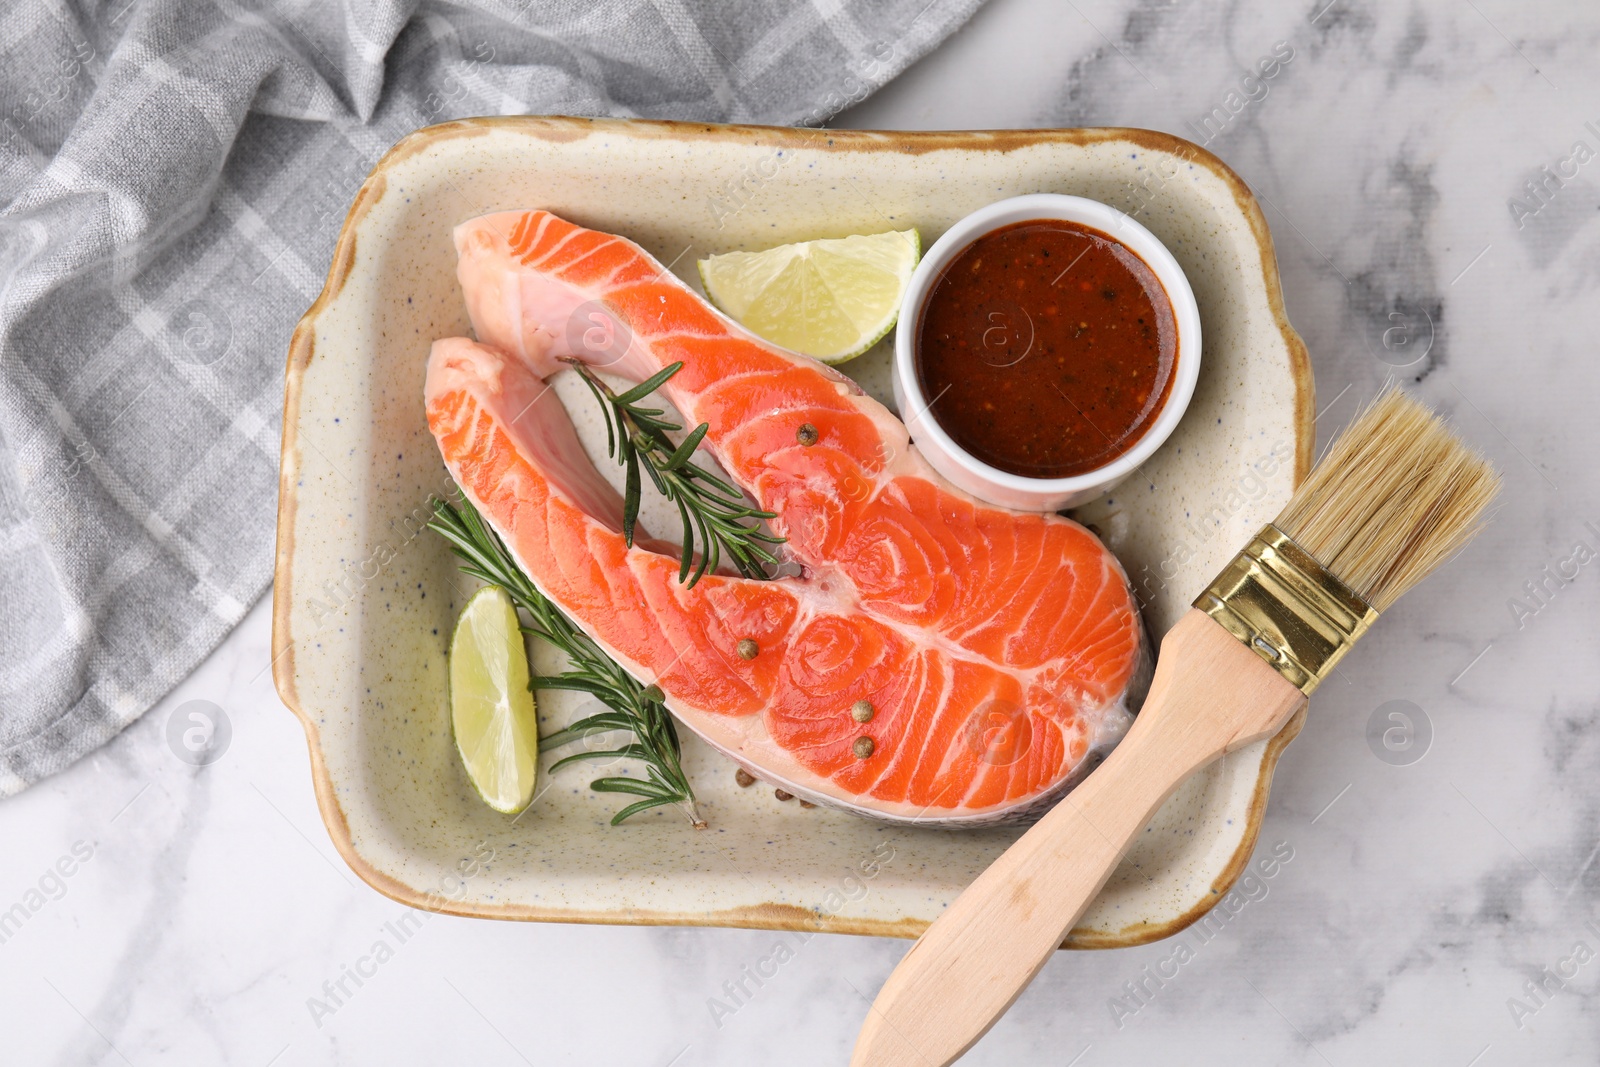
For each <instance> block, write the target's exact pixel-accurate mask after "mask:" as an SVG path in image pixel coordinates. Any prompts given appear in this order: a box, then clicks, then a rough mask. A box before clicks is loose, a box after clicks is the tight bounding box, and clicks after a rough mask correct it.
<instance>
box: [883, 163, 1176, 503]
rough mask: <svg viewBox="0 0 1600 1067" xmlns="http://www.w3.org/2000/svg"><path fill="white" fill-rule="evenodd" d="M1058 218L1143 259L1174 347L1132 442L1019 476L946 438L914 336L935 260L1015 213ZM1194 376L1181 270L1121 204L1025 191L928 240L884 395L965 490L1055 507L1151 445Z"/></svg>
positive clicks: (1122, 472) (1088, 495)
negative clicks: (1151, 411) (1165, 309)
mask: <svg viewBox="0 0 1600 1067" xmlns="http://www.w3.org/2000/svg"><path fill="white" fill-rule="evenodd" d="M1033 219H1061V220H1064V221H1066V222H1075V223H1078V224H1079V225H1081V226H1088V227H1090V228H1091V229H1096V230H1099V231H1100V232H1102V233H1104V234H1106V235H1107V236H1110V237H1113V238H1115V239H1116V240H1118V241H1121V242H1122V243H1123V244H1124V245H1126V246H1127V247H1128V248H1130V249H1131V250H1132V251H1133V252H1135V253H1136V254H1137V255H1138V256H1139V258H1140V259H1142V260H1144V261H1145V263H1147V264H1149V266H1150V269H1151V270H1152V271H1154V272H1155V275H1156V277H1157V278H1158V279H1159V280H1160V282H1161V285H1162V287H1163V288H1164V289H1166V291H1167V298H1168V299H1169V300H1170V301H1171V302H1172V314H1173V320H1174V321H1175V322H1176V324H1177V328H1178V352H1177V358H1176V361H1175V363H1176V365H1175V367H1174V369H1173V379H1172V385H1171V388H1170V391H1169V392H1168V393H1167V401H1166V403H1165V404H1164V405H1163V406H1162V408H1161V412H1160V414H1158V415H1157V416H1156V420H1155V422H1153V423H1151V424H1150V426H1149V427H1148V428H1147V429H1146V430H1145V432H1144V436H1142V437H1140V438H1139V440H1138V441H1137V442H1136V443H1135V444H1134V446H1133V448H1131V449H1129V450H1128V451H1127V452H1124V453H1123V454H1122V455H1120V456H1118V457H1117V458H1116V459H1114V460H1112V461H1111V462H1110V463H1107V464H1106V465H1104V466H1102V467H1097V468H1096V469H1094V470H1092V471H1088V472H1086V473H1084V474H1075V475H1073V476H1072V477H1070V478H1029V477H1026V476H1024V475H1020V474H1011V473H1009V472H1007V471H1003V470H1000V469H998V468H996V467H992V466H990V465H989V464H987V463H984V462H983V461H982V460H979V459H978V458H976V457H975V456H973V455H971V454H970V453H968V452H967V451H966V450H965V449H963V448H961V446H959V445H957V444H956V443H955V441H953V440H952V439H951V438H950V435H949V434H947V433H946V432H945V431H944V429H943V428H942V427H941V426H940V425H939V423H938V422H937V421H936V420H935V419H934V418H933V416H932V415H931V413H930V412H929V410H928V408H929V404H928V399H927V397H925V396H924V395H923V392H922V384H921V382H919V381H918V380H917V368H916V349H917V337H918V335H919V334H920V333H921V317H922V308H923V303H924V301H925V300H926V299H927V295H928V291H929V290H930V289H931V288H932V287H933V283H934V282H935V281H937V280H938V278H939V275H940V274H941V273H943V272H944V268H945V266H946V265H947V264H948V263H949V262H950V261H951V260H952V259H954V258H955V257H956V255H957V254H959V253H960V252H961V251H962V250H963V249H965V248H966V247H967V246H968V245H970V244H971V243H972V242H973V241H976V240H977V239H978V238H979V237H982V236H983V235H984V234H986V233H989V232H990V231H992V230H997V229H999V228H1000V227H1002V226H1009V225H1011V224H1012V223H1015V222H1028V221H1031V220H1033ZM1199 377H1200V309H1199V307H1198V306H1197V305H1196V304H1195V300H1194V290H1192V289H1190V288H1189V279H1188V278H1187V277H1185V276H1184V273H1183V268H1181V267H1179V266H1178V261H1177V260H1176V259H1174V258H1173V256H1172V253H1171V252H1169V251H1167V246H1166V245H1164V244H1162V243H1161V242H1160V241H1159V240H1158V239H1157V238H1156V236H1155V234H1153V233H1151V232H1150V231H1149V230H1147V229H1145V228H1144V227H1143V226H1141V225H1140V224H1139V223H1137V222H1135V221H1134V220H1133V218H1132V217H1131V216H1129V215H1127V214H1126V213H1124V212H1122V211H1119V210H1117V209H1116V208H1114V207H1111V206H1110V205H1109V204H1102V203H1101V202H1100V201H1098V200H1088V199H1085V198H1084V197H1081V196H1064V195H1061V194H1059V193H1032V194H1029V195H1027V196H1014V197H1012V198H1010V199H1009V200H1001V201H998V202H996V203H993V204H990V205H988V206H987V207H983V208H979V209H978V210H977V211H974V212H973V213H972V214H970V215H968V216H967V217H966V218H963V219H962V220H961V221H960V222H957V223H956V224H955V225H954V226H952V227H950V229H948V230H946V231H945V233H944V236H942V237H940V238H939V239H938V240H937V241H935V242H934V243H933V247H931V248H929V249H928V253H927V255H925V256H923V257H922V262H921V263H919V264H917V269H916V270H915V272H913V273H912V275H911V282H910V284H909V285H908V286H907V287H906V295H905V299H904V301H902V303H901V305H900V325H899V327H898V328H897V329H896V330H895V339H894V399H895V403H896V404H897V405H899V408H900V417H901V418H902V419H903V420H904V421H905V424H906V429H908V430H910V431H911V439H912V440H913V441H915V442H916V444H917V448H918V449H919V450H920V451H921V452H922V454H923V455H924V456H925V457H927V460H928V462H929V463H931V464H933V468H934V469H935V470H937V471H938V472H939V473H940V474H942V475H944V476H945V477H946V478H948V479H950V480H951V481H952V482H954V483H955V484H956V485H958V486H960V487H961V488H962V489H965V490H966V491H967V492H969V493H971V494H972V495H973V496H976V497H979V498H980V499H983V500H987V501H989V502H990V503H992V504H999V505H1000V506H1001V507H1007V508H1015V509H1016V510H1018V511H1060V510H1061V509H1063V508H1070V507H1076V506H1077V505H1079V504H1082V503H1085V502H1087V501H1089V500H1092V499H1094V498H1095V497H1097V496H1099V495H1100V494H1101V493H1104V492H1105V491H1106V490H1108V489H1110V488H1111V487H1112V486H1114V485H1116V484H1117V483H1118V482H1120V481H1122V479H1124V478H1126V477H1127V476H1128V475H1130V474H1132V473H1133V472H1134V471H1135V470H1137V469H1138V468H1139V465H1140V464H1142V463H1143V462H1144V461H1145V460H1147V459H1149V458H1150V457H1151V456H1152V455H1154V454H1155V451H1156V450H1157V449H1158V448H1160V447H1161V446H1162V444H1164V443H1165V442H1166V440H1167V437H1168V436H1170V435H1171V433H1172V431H1173V430H1174V429H1176V428H1177V426H1178V422H1179V420H1181V419H1182V418H1183V413H1184V411H1185V409H1187V408H1188V406H1189V398H1190V397H1191V396H1193V395H1194V386H1195V382H1196V381H1198V380H1199Z"/></svg>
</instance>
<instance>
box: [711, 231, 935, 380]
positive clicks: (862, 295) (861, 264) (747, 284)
mask: <svg viewBox="0 0 1600 1067" xmlns="http://www.w3.org/2000/svg"><path fill="white" fill-rule="evenodd" d="M921 254H922V240H921V237H920V236H919V235H918V233H917V231H916V230H889V231H887V232H885V233H875V234H856V235H853V236H850V237H840V238H830V239H825V240H818V241H800V242H797V243H795V244H787V245H779V246H778V247H777V248H769V249H767V250H766V251H764V252H728V253H725V254H723V255H720V256H711V257H710V258H708V259H702V260H701V261H700V280H701V282H702V284H703V285H704V287H705V291H706V296H707V297H708V298H709V299H710V300H711V302H712V303H713V304H714V305H716V307H717V309H718V310H720V311H721V312H722V313H723V314H725V315H727V316H728V317H729V318H731V319H733V320H734V321H736V322H738V323H739V324H740V325H741V326H743V327H745V328H746V329H748V330H750V331H751V332H752V333H754V334H756V335H757V336H758V337H761V338H762V339H763V340H766V341H770V342H772V343H773V344H776V345H782V346H783V347H784V348H789V349H792V350H794V351H796V352H800V353H802V354H804V355H808V356H813V357H815V358H816V359H819V360H821V361H822V362H823V363H829V364H837V363H844V362H845V361H847V360H851V359H854V358H855V357H857V356H859V355H861V354H862V353H863V352H865V351H867V350H868V349H869V348H871V347H872V346H873V345H875V344H877V343H878V342H879V341H880V340H882V339H883V337H884V336H885V335H886V334H888V332H889V331H890V330H892V329H894V325H895V320H896V319H897V318H899V315H900V303H901V300H902V298H903V297H904V296H905V291H906V286H907V285H908V284H909V283H910V281H911V272H912V271H913V270H914V269H915V268H916V265H917V260H918V259H919V258H920V257H921Z"/></svg>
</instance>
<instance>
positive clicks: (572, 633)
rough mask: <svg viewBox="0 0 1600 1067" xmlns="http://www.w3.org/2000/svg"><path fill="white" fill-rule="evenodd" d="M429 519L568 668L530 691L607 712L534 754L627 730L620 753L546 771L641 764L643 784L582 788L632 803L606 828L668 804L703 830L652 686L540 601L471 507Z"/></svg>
mask: <svg viewBox="0 0 1600 1067" xmlns="http://www.w3.org/2000/svg"><path fill="white" fill-rule="evenodd" d="M434 514H435V518H434V520H433V521H432V522H430V523H428V528H429V529H431V530H433V531H435V532H436V533H438V534H439V535H440V536H442V537H443V538H444V539H445V540H447V541H449V542H450V547H451V548H452V549H453V550H454V551H455V553H456V555H457V556H460V557H461V561H462V562H461V569H462V570H463V571H465V572H466V573H467V574H470V575H472V576H473V577H475V578H479V579H482V580H483V581H485V582H488V583H490V584H491V585H498V586H499V587H500V588H502V589H504V590H505V591H506V593H507V594H508V595H510V597H511V600H512V602H513V603H514V604H516V605H517V606H518V607H520V608H521V609H522V610H523V611H525V612H527V613H528V616H529V617H530V618H532V619H533V625H532V626H525V627H523V631H524V632H526V633H530V634H533V635H534V636H535V637H539V638H542V639H543V640H545V641H548V642H550V643H551V644H552V645H554V646H555V647H557V648H559V649H560V650H561V651H562V652H565V653H566V654H567V658H568V659H569V660H571V662H572V668H571V669H570V670H568V671H566V672H564V673H562V674H557V675H546V676H535V677H534V679H533V681H532V683H531V685H530V688H533V689H571V690H576V691H577V692H580V693H588V694H590V695H591V696H593V697H595V698H597V699H598V700H599V701H600V702H601V703H602V704H605V705H606V707H607V709H608V710H607V711H603V712H600V713H598V714H595V715H590V716H588V717H586V718H583V719H579V720H578V721H577V722H575V723H573V724H572V725H570V726H568V727H566V728H565V729H563V730H558V731H557V732H555V733H553V734H550V735H548V736H546V737H542V738H540V739H539V750H540V751H541V752H544V751H549V750H550V749H553V748H560V747H561V746H562V745H568V744H571V743H572V742H574V741H582V740H583V739H584V738H586V737H588V736H590V735H591V734H593V733H595V732H597V731H598V732H609V731H613V730H617V731H628V732H630V733H631V734H632V735H633V740H632V741H630V742H628V743H627V744H624V745H623V746H622V747H620V748H615V749H605V750H603V751H595V752H590V751H583V752H577V753H574V754H573V755H570V756H567V757H565V758H564V759H560V760H557V761H556V762H555V763H554V764H552V765H551V767H550V770H551V771H552V772H554V771H556V770H558V769H560V768H562V767H564V766H566V765H567V764H569V763H576V762H578V761H579V760H586V759H611V758H625V759H637V760H639V761H640V762H642V763H643V764H644V765H645V772H646V775H647V777H646V778H642V779H641V778H626V777H621V776H617V777H609V778H596V779H595V780H594V781H592V782H590V783H589V788H590V789H593V790H595V791H596V792H598V793H628V794H632V795H634V796H637V797H639V798H640V799H639V800H636V801H634V802H633V803H632V804H629V805H627V806H626V807H624V808H623V809H622V810H621V811H619V812H617V813H616V814H615V815H613V816H612V817H611V825H612V826H615V825H617V824H618V823H620V822H622V821H623V820H624V819H626V818H628V817H629V816H630V815H637V814H638V813H639V812H641V811H645V810H647V809H649V808H654V807H660V806H661V805H664V804H676V805H677V806H678V807H679V808H681V809H682V810H683V812H684V814H685V815H687V816H688V817H689V821H690V822H691V823H692V824H694V826H695V827H696V828H697V829H700V828H704V827H705V820H704V819H702V818H701V817H700V812H699V811H698V810H697V809H696V808H695V803H694V791H693V790H692V789H691V788H690V786H689V779H688V778H687V777H686V776H685V775H684V773H683V766H682V762H681V761H682V748H681V746H680V745H679V743H678V730H677V727H676V726H675V725H674V724H673V721H672V716H671V715H670V714H668V713H667V709H666V707H665V706H663V704H662V693H661V690H660V688H658V687H657V686H654V685H650V686H641V685H640V684H639V683H638V682H637V681H635V680H634V678H633V677H632V676H631V675H629V674H628V672H627V671H625V670H623V669H622V668H621V667H620V666H618V665H617V663H616V661H615V660H613V659H612V658H611V657H610V656H608V655H606V653H605V652H604V651H603V650H602V649H601V648H600V646H599V645H597V644H595V643H594V641H593V639H591V638H590V637H589V635H588V634H586V633H584V632H583V631H582V630H580V629H578V628H577V626H575V625H573V623H572V620H570V619H568V618H567V617H566V616H565V615H563V614H562V613H561V611H560V610H559V609H558V608H557V607H556V606H555V605H554V604H552V603H550V601H549V600H546V599H545V597H544V594H542V593H540V592H539V590H538V589H537V588H535V587H534V584H533V582H532V581H530V580H529V579H528V576H527V575H526V574H524V573H522V568H520V567H519V566H517V564H516V561H515V560H513V559H512V558H511V554H510V553H509V552H508V551H507V550H506V546H505V543H504V542H503V541H501V540H500V536H499V535H498V534H497V533H495V532H494V531H493V530H492V529H490V528H489V526H488V524H487V523H485V522H484V521H483V517H482V516H481V515H479V514H478V511H477V509H476V508H474V507H473V506H472V504H471V503H468V502H465V501H464V502H463V503H462V505H461V508H460V509H459V510H457V509H456V508H453V507H451V506H450V505H449V504H448V503H446V502H444V501H443V500H435V501H434Z"/></svg>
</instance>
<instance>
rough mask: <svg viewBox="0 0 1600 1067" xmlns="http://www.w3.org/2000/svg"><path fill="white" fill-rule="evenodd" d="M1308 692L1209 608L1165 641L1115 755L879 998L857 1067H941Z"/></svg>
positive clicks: (937, 927) (981, 883) (1004, 858)
mask: <svg viewBox="0 0 1600 1067" xmlns="http://www.w3.org/2000/svg"><path fill="white" fill-rule="evenodd" d="M1304 700H1305V696H1304V695H1303V694H1302V693H1301V692H1300V690H1298V689H1296V688H1295V687H1294V686H1292V685H1290V684H1289V683H1288V682H1287V681H1285V680H1284V679H1283V678H1282V677H1281V676H1280V675H1279V674H1278V672H1277V671H1275V670H1273V669H1272V668H1271V667H1270V666H1268V665H1267V664H1266V663H1265V662H1264V661H1263V660H1262V659H1260V658H1259V657H1258V656H1257V655H1256V654H1255V653H1253V652H1251V651H1250V650H1249V649H1247V648H1246V647H1245V646H1244V645H1242V644H1240V643H1239V641H1238V639H1237V638H1235V637H1234V636H1233V635H1232V634H1230V633H1228V631H1226V630H1224V629H1223V628H1222V627H1221V626H1219V625H1217V624H1216V623H1215V622H1213V621H1212V620H1211V619H1210V618H1209V617H1208V616H1206V615H1205V614H1203V613H1201V612H1199V611H1195V610H1193V609H1191V610H1190V611H1189V613H1188V614H1187V615H1185V616H1184V617H1183V619H1182V620H1180V621H1179V623H1178V625H1177V626H1175V627H1173V629H1172V631H1171V632H1170V633H1168V634H1167V636H1166V638H1165V639H1164V640H1163V641H1162V642H1161V655H1160V657H1159V659H1157V661H1156V674H1155V680H1154V681H1153V682H1152V684H1151V686H1150V695H1149V697H1148V698H1147V699H1146V700H1145V704H1144V707H1143V709H1142V710H1141V711H1140V712H1139V716H1138V718H1137V719H1135V720H1134V724H1133V726H1132V728H1130V729H1129V731H1128V734H1127V736H1126V737H1125V738H1123V740H1122V743H1121V744H1119V745H1118V746H1117V747H1116V749H1115V750H1113V751H1112V753H1111V756H1110V757H1109V758H1108V759H1107V760H1106V761H1105V763H1104V764H1102V765H1101V766H1100V767H1099V768H1097V769H1096V770H1095V771H1094V773H1092V774H1090V775H1089V776H1088V778H1086V779H1085V780H1084V781H1083V784H1081V785H1079V786H1078V787H1077V788H1076V789H1075V790H1073V791H1072V792H1071V793H1069V794H1068V795H1067V796H1066V798H1065V799H1063V800H1062V801H1061V802H1060V803H1059V804H1057V805H1056V806H1055V807H1054V808H1053V809H1051V811H1050V813H1049V814H1047V815H1046V816H1045V817H1044V818H1043V819H1041V820H1040V821H1039V822H1038V823H1037V824H1036V825H1035V826H1034V827H1033V828H1032V829H1030V830H1029V831H1028V832H1027V833H1025V834H1023V835H1022V837H1021V838H1020V839H1019V840H1018V841H1017V842H1016V844H1014V845H1012V846H1011V847H1010V848H1009V849H1007V850H1006V851H1005V852H1004V854H1002V855H1001V856H1000V858H999V859H998V860H996V861H995V862H994V864H993V865H992V866H991V867H990V868H989V869H988V870H986V871H984V872H983V873H982V874H981V875H979V876H978V878H977V880H976V881H974V882H973V883H972V884H971V885H970V886H968V887H967V889H966V891H965V892H963V893H962V894H961V896H960V897H958V898H957V899H956V901H955V903H953V904H951V905H950V908H949V909H948V910H947V911H946V912H945V913H944V914H943V915H941V916H940V917H939V918H938V920H936V921H935V922H934V924H933V925H932V926H930V927H928V929H927V931H926V932H925V933H923V935H922V937H921V938H919V939H918V940H917V942H916V944H914V945H912V946H911V951H909V952H907V953H906V955H905V958H904V959H902V960H901V961H900V965H899V966H898V967H896V968H895V969H894V973H893V974H891V975H890V976H889V980H888V981H887V982H885V983H884V986H883V989H882V990H881V991H880V992H879V993H878V999H877V1000H876V1001H875V1002H874V1003H873V1005H872V1010H871V1011H870V1012H868V1014H867V1019H866V1022H865V1023H864V1024H863V1025H862V1027H861V1034H860V1036H859V1037H858V1038H857V1039H856V1048H855V1053H854V1055H853V1056H852V1057H851V1059H850V1063H851V1065H852V1067H902V1065H903V1067H943V1065H945V1064H949V1063H951V1062H953V1061H954V1060H955V1059H956V1058H957V1057H959V1056H960V1055H961V1054H962V1053H963V1052H965V1051H967V1049H969V1048H971V1047H972V1044H973V1042H975V1041H977V1040H978V1038H980V1037H982V1036H983V1035H984V1034H985V1033H986V1032H987V1031H988V1029H989V1027H990V1026H992V1025H994V1022H995V1020H997V1019H999V1018H1000V1016H1001V1015H1002V1014H1004V1013H1005V1011H1006V1009H1007V1008H1009V1007H1010V1006H1011V1002H1012V1001H1014V1000H1016V999H1017V995H1018V994H1019V993H1021V992H1022V990H1023V989H1024V988H1025V987H1026V986H1027V984H1028V983H1029V982H1031V981H1032V980H1033V976H1034V975H1035V974H1037V973H1038V972H1039V968H1041V967H1043V966H1044V962H1045V960H1047V959H1049V958H1050V955H1051V953H1053V952H1054V951H1055V950H1056V948H1057V947H1058V946H1059V945H1060V944H1061V942H1062V940H1063V939H1064V938H1065V937H1066V936H1067V933H1068V932H1069V931H1070V930H1071V929H1072V927H1073V924H1075V923H1076V922H1077V921H1078V919H1079V917H1080V916H1082V915H1083V913H1084V912H1085V911H1086V910H1088V907H1089V904H1090V903H1091V902H1092V901H1093V900H1094V898H1095V896H1096V895H1097V894H1098V893H1099V892H1100V888H1101V887H1102V886H1103V885H1105V883H1106V879H1107V878H1109V877H1110V876H1111V872H1112V871H1113V870H1114V869H1115V868H1116V866H1117V864H1118V862H1120V861H1121V859H1122V856H1123V853H1124V852H1126V851H1127V849H1128V847H1129V846H1130V845H1131V844H1132V842H1133V840H1134V839H1135V838H1136V837H1137V836H1138V835H1139V834H1140V833H1141V832H1142V831H1143V830H1144V828H1145V826H1146V825H1147V824H1148V823H1149V821H1150V818H1151V816H1152V815H1154V814H1155V812H1156V809H1157V808H1159V807H1160V806H1161V804H1162V802H1163V801H1165V800H1166V799H1167V797H1169V796H1170V795H1172V791H1173V790H1174V789H1176V788H1177V787H1178V786H1179V784H1181V783H1182V782H1183V780H1184V779H1186V778H1188V777H1189V775H1191V774H1193V773H1194V772H1195V771H1197V770H1199V769H1200V768H1201V767H1204V766H1205V765H1206V764H1208V763H1210V762H1211V761H1212V760H1214V759H1216V758H1218V757H1219V756H1221V755H1222V754H1223V753H1226V752H1231V751H1233V750H1234V749H1236V748H1239V747H1241V746H1243V745H1247V744H1250V743H1251V742H1253V741H1258V740H1260V739H1262V738H1264V737H1271V736H1273V735H1274V734H1276V733H1277V732H1278V731H1279V730H1281V729H1283V726H1284V724H1285V723H1287V722H1288V721H1289V718H1290V717H1291V716H1292V715H1293V714H1294V713H1295V712H1296V711H1297V710H1299V708H1300V705H1301V703H1302V702H1303V701H1304Z"/></svg>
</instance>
